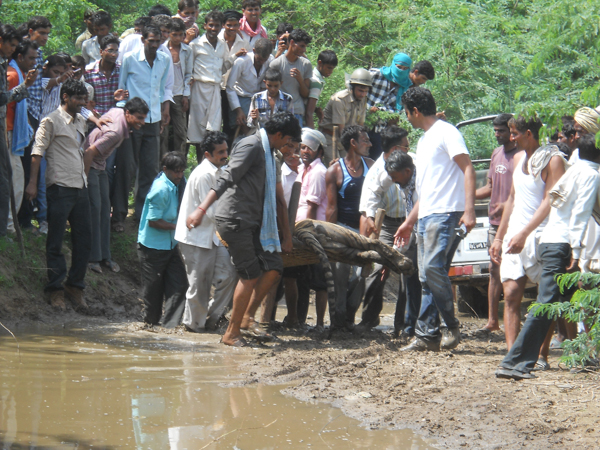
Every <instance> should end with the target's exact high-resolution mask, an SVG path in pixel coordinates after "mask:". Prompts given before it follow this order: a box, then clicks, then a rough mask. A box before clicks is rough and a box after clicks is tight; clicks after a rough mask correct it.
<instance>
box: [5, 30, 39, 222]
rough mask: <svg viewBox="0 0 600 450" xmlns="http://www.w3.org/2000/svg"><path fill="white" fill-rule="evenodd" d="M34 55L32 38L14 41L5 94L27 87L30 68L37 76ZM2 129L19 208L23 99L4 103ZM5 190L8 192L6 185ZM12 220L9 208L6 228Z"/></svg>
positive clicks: (29, 135) (27, 135)
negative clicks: (4, 133) (4, 117)
mask: <svg viewBox="0 0 600 450" xmlns="http://www.w3.org/2000/svg"><path fill="white" fill-rule="evenodd" d="M37 55H38V53H37V44H36V43H35V42H32V41H30V40H29V39H23V40H22V41H21V42H19V45H17V48H16V50H15V51H14V53H13V54H12V60H11V61H10V63H9V65H8V70H7V72H6V78H7V81H8V89H7V91H8V92H7V94H8V97H10V96H14V95H16V94H17V93H18V92H19V89H16V88H17V87H18V86H20V85H21V84H24V87H25V88H27V83H28V80H29V83H30V84H31V83H33V80H34V79H35V78H34V74H33V72H35V76H37V71H36V69H35V60H36V58H37ZM0 67H1V66H0ZM30 71H31V73H32V75H31V76H30V75H29V73H30ZM0 76H1V75H0ZM15 89H16V90H15ZM21 89H23V88H21ZM13 90H14V91H13ZM2 91H4V90H2ZM7 100H9V98H7ZM0 121H1V119H0ZM0 127H1V125H0ZM6 130H7V134H6V137H7V141H6V145H7V147H8V156H9V158H10V166H11V169H12V186H13V189H14V198H15V210H16V211H17V212H18V211H19V208H21V203H22V200H23V192H24V191H25V174H24V173H23V164H22V162H21V157H22V156H23V150H24V149H25V147H27V146H28V145H29V143H30V142H31V139H33V130H32V129H31V126H30V125H29V123H28V120H27V99H23V100H21V101H13V102H11V103H9V104H8V106H7V107H6ZM2 138H3V137H2V136H0V140H2ZM0 157H1V156H0ZM9 179H10V177H8V176H7V177H6V180H9ZM5 192H8V189H7V190H6V191H5ZM13 220H16V218H13V216H12V212H11V211H10V210H9V215H8V231H10V232H14V231H15V227H14V223H13Z"/></svg>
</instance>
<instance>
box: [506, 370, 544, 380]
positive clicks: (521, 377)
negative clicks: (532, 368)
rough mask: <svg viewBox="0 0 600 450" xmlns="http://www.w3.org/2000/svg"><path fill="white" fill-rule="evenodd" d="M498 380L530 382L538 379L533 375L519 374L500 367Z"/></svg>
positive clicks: (516, 371)
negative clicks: (532, 379)
mask: <svg viewBox="0 0 600 450" xmlns="http://www.w3.org/2000/svg"><path fill="white" fill-rule="evenodd" d="M496 378H508V379H513V380H529V379H531V378H537V377H536V376H535V375H534V374H532V373H525V372H519V371H518V370H513V369H506V368H504V367H498V369H497V370H496Z"/></svg>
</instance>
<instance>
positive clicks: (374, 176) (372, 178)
mask: <svg viewBox="0 0 600 450" xmlns="http://www.w3.org/2000/svg"><path fill="white" fill-rule="evenodd" d="M381 138H382V139H381V141H382V144H383V153H382V154H381V156H380V157H379V158H378V159H377V161H375V163H374V164H373V166H372V167H371V169H370V170H369V173H368V174H367V176H366V177H365V182H364V184H363V188H362V193H361V196H360V207H359V210H360V212H361V214H362V217H361V230H360V231H361V234H362V235H364V236H367V237H370V236H371V234H372V233H376V230H375V215H376V213H377V209H378V208H383V209H385V218H384V219H383V223H382V226H381V232H380V233H379V236H378V239H379V240H380V241H381V242H383V243H384V244H386V245H389V246H390V247H392V246H393V245H394V234H395V233H396V231H397V230H398V227H399V226H400V225H402V222H404V220H405V219H406V207H405V205H404V201H403V200H402V197H401V195H400V186H398V185H397V184H396V183H393V181H392V180H391V178H389V175H388V172H387V171H386V170H385V166H386V161H387V160H388V158H389V157H390V155H391V154H392V153H393V152H395V151H397V150H400V151H404V152H408V149H409V144H408V131H406V130H405V129H403V128H400V127H398V126H396V125H391V126H388V127H386V128H385V129H384V130H383V132H382V133H381ZM409 158H410V156H409ZM383 269H384V267H383V266H382V265H381V264H375V266H374V269H373V272H372V273H371V274H370V275H369V276H368V277H367V279H366V286H365V300H364V308H363V313H362V321H361V323H360V325H361V326H362V327H364V328H367V329H370V328H373V327H376V326H377V325H379V313H380V312H381V309H382V308H383V289H384V287H385V283H386V281H387V275H388V272H387V271H386V272H384V270H383ZM403 277H404V275H403ZM407 279H408V277H404V283H401V285H402V284H406V281H407ZM401 291H402V289H401V286H400V290H399V292H398V298H397V301H398V302H402V304H406V299H405V298H404V299H401V297H402V295H403V294H404V293H403V292H401ZM401 314H402V316H404V311H401Z"/></svg>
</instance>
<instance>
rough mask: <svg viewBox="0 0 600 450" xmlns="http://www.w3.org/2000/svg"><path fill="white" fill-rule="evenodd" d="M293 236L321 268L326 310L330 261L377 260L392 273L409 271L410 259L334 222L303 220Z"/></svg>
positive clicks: (330, 295)
mask: <svg viewBox="0 0 600 450" xmlns="http://www.w3.org/2000/svg"><path fill="white" fill-rule="evenodd" d="M294 238H296V239H297V240H298V241H300V243H302V244H304V245H305V246H306V247H308V248H309V249H310V250H312V251H313V252H315V253H316V254H317V256H318V257H319V261H320V262H321V264H322V265H323V269H324V270H325V280H326V282H327V299H328V303H329V310H330V312H331V311H332V308H335V284H334V282H333V273H332V270H331V264H330V260H333V261H341V262H344V263H348V264H352V265H355V266H366V265H369V264H371V263H378V264H381V265H383V266H386V267H388V268H389V269H391V270H393V271H394V272H396V273H400V274H402V273H404V274H409V275H410V274H412V272H413V270H414V268H413V265H412V262H411V261H410V259H408V258H406V257H405V256H404V255H403V254H402V253H400V252H399V251H397V250H395V249H393V248H391V247H389V246H387V245H385V244H384V243H383V242H381V241H379V240H378V239H371V238H368V237H365V236H361V235H360V234H358V233H355V232H354V231H352V230H349V229H347V228H344V227H342V226H340V225H336V224H334V223H329V222H322V221H320V220H312V219H305V220H301V221H300V222H298V223H296V225H295V227H294Z"/></svg>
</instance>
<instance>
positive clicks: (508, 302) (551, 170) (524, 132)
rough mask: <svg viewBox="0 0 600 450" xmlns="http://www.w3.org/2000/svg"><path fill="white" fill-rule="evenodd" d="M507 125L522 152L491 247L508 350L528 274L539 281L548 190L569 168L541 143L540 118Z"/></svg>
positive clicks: (556, 152) (517, 325) (560, 156)
mask: <svg viewBox="0 0 600 450" xmlns="http://www.w3.org/2000/svg"><path fill="white" fill-rule="evenodd" d="M508 126H509V128H510V134H511V139H512V140H513V141H515V142H516V144H517V151H519V153H517V154H516V155H515V157H514V166H513V184H512V188H511V191H510V195H509V196H508V199H507V200H506V203H505V204H504V211H503V213H502V220H501V221H500V226H499V227H498V232H497V233H496V237H495V238H494V242H492V246H491V247H490V250H489V252H490V258H491V259H492V260H493V261H494V262H495V263H496V264H499V265H500V281H502V289H503V291H504V335H505V338H506V345H507V347H508V349H509V350H510V348H511V347H512V345H513V343H514V341H515V339H516V338H517V335H518V334H519V330H520V328H521V299H522V298H523V293H524V291H525V285H526V282H527V279H528V278H529V280H531V281H532V282H533V283H536V284H537V283H539V281H540V276H541V271H542V269H541V266H540V261H539V258H538V255H539V253H538V251H537V246H538V240H539V235H540V233H541V232H542V230H543V229H544V227H545V225H546V223H547V221H548V220H547V219H548V213H549V212H550V204H549V203H548V193H549V192H550V189H552V187H553V186H554V185H555V184H556V182H557V181H558V179H559V178H560V177H561V176H562V175H563V174H564V173H565V164H566V161H565V159H564V156H563V154H562V152H560V150H559V149H558V147H556V146H555V145H547V146H544V147H540V143H539V130H540V129H541V128H542V121H541V120H540V119H539V118H537V117H533V118H530V119H525V118H524V117H523V116H519V117H517V118H513V119H511V120H510V121H509V122H508Z"/></svg>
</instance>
